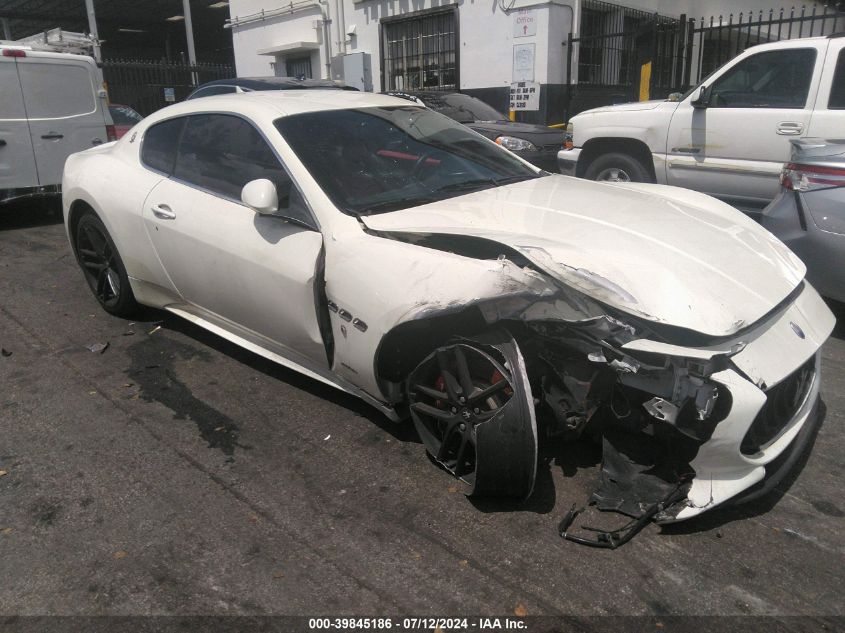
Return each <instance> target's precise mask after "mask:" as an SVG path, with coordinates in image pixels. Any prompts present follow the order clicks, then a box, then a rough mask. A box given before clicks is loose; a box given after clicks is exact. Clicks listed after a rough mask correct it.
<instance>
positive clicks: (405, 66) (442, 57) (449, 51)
mask: <svg viewBox="0 0 845 633" xmlns="http://www.w3.org/2000/svg"><path fill="white" fill-rule="evenodd" d="M381 30H382V32H381V59H382V63H381V87H382V90H457V89H458V86H459V85H460V84H459V80H458V48H457V46H456V42H457V41H458V12H457V9H456V8H455V7H449V8H448V9H446V10H443V9H439V10H429V11H420V12H417V13H413V14H409V15H405V16H402V17H401V18H395V19H384V20H382V21H381Z"/></svg>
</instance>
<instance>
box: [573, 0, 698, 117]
mask: <svg viewBox="0 0 845 633" xmlns="http://www.w3.org/2000/svg"><path fill="white" fill-rule="evenodd" d="M691 41H692V24H691V23H690V22H689V21H688V20H687V19H686V16H681V18H680V19H675V18H670V17H666V16H662V15H658V14H657V13H648V12H646V11H639V10H636V9H629V8H627V7H622V6H619V5H617V4H611V3H609V2H601V1H598V0H585V1H584V3H583V5H582V12H581V29H580V35H579V36H578V37H574V36H573V34H572V33H570V34H569V38H568V39H567V46H566V51H567V60H566V64H567V71H568V76H569V77H570V78H571V80H570V94H569V100H570V107H569V108H567V110H568V111H572V110H573V107H574V108H577V111H580V110H583V109H586V108H589V107H593V106H594V105H603V104H607V103H615V102H624V101H637V100H639V99H659V98H664V97H666V96H667V95H668V94H669V93H671V92H673V91H675V90H677V89H679V88H680V87H681V86H683V85H685V84H686V83H687V82H688V77H689V72H690V62H691V57H690V55H689V45H690V42H691ZM575 86H577V89H575V90H573V89H572V88H573V87H575ZM579 106H580V107H579ZM573 114H574V112H573Z"/></svg>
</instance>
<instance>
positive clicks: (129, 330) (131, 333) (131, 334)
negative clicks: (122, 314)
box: [123, 323, 135, 336]
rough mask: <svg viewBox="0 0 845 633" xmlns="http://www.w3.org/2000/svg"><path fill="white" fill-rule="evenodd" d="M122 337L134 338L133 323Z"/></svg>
mask: <svg viewBox="0 0 845 633" xmlns="http://www.w3.org/2000/svg"><path fill="white" fill-rule="evenodd" d="M123 336H135V323H130V324H129V329H128V330H126V331H125V332H124V333H123Z"/></svg>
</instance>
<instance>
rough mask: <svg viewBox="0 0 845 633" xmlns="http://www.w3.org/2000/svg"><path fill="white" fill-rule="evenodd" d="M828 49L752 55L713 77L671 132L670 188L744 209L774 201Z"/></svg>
mask: <svg viewBox="0 0 845 633" xmlns="http://www.w3.org/2000/svg"><path fill="white" fill-rule="evenodd" d="M826 46H827V40H823V41H821V42H812V41H811V42H805V43H801V44H798V43H796V45H795V47H794V48H780V49H777V50H768V51H761V52H759V53H755V54H751V55H749V56H747V57H745V58H744V59H741V60H740V61H739V62H737V63H736V64H734V65H732V66H730V67H729V68H727V69H726V70H724V71H723V72H721V73H720V74H717V75H716V76H714V77H713V79H712V81H711V82H710V83H709V85H708V86H707V90H706V91H705V94H706V97H705V100H706V101H707V102H708V103H707V106H706V107H695V106H694V105H693V99H695V97H696V96H697V95H696V92H698V91H694V92H693V94H692V95H690V96H688V97H687V98H686V99H685V100H684V101H683V102H681V104H680V105H679V106H678V108H677V109H676V110H675V113H674V114H673V116H672V120H671V123H670V126H669V133H668V137H667V147H666V151H667V161H666V178H667V182H668V183H669V184H670V185H676V186H679V187H688V188H690V189H695V190H697V191H703V192H705V193H709V194H712V195H714V196H718V197H720V198H724V199H727V200H729V201H731V202H733V203H735V204H738V205H741V206H760V207H762V206H764V205H765V204H767V203H768V202H769V201H771V199H772V198H774V197H775V195H776V194H777V192H778V177H779V175H780V171H781V168H782V166H783V163H784V162H785V161H787V160H788V159H789V155H790V151H791V147H790V144H789V141H790V139H793V138H799V137H801V136H804V135H806V133H807V129H808V127H809V124H810V119H811V115H812V112H813V104H814V101H815V95H816V91H817V89H818V85H819V76H820V73H821V67H822V60H823V59H824V52H825V51H824V48H825V47H826Z"/></svg>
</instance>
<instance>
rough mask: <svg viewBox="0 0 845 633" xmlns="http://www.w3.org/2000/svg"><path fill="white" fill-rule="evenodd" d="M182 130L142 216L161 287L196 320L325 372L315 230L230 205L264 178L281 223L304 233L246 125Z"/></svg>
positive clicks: (206, 124) (283, 182) (283, 175)
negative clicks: (197, 315) (279, 206)
mask: <svg viewBox="0 0 845 633" xmlns="http://www.w3.org/2000/svg"><path fill="white" fill-rule="evenodd" d="M185 126H186V127H185V129H184V131H183V132H182V135H181V141H180V145H179V150H178V152H177V157H176V163H175V166H174V168H173V175H172V177H171V178H168V179H165V180H163V181H162V182H160V183H159V184H158V185H157V186H156V187H155V188H154V189H153V190H152V191H151V192H150V194H149V195H148V196H147V199H146V201H145V203H144V209H143V215H144V218H145V224H146V226H147V232H148V234H149V236H150V239H151V240H152V243H153V246H154V248H155V250H156V253H157V254H158V257H159V259H160V261H161V263H162V265H163V267H164V269H165V270H166V272H167V274H168V276H169V278H170V281H171V282H172V284H173V286H174V287H175V289H176V291H177V292H178V293H179V294H180V295H181V296H182V297H183V298H184V299H185V301H186V302H188V303H190V304H191V305H192V306H194V307H195V308H197V309H199V311H201V313H202V315H203V316H204V317H205V318H208V319H210V320H212V321H213V322H216V323H217V324H218V325H221V326H222V327H224V328H226V329H228V330H230V331H231V330H233V329H236V328H237V329H240V330H244V331H245V332H246V334H245V335H246V336H247V338H252V339H254V338H255V336H254V335H256V334H257V335H258V336H260V337H262V338H264V339H267V340H269V341H271V342H273V343H275V344H276V345H279V346H281V347H283V348H284V349H285V350H287V352H288V353H287V355H288V356H289V357H291V356H298V357H299V358H298V360H300V361H304V362H306V363H307V364H312V365H313V364H316V365H317V366H319V367H323V368H325V367H327V366H328V362H327V357H326V349H325V345H324V343H323V339H322V336H321V333H320V328H319V325H318V316H317V303H316V295H315V283H316V281H315V280H316V279H317V277H318V266H319V265H320V259H321V252H322V244H323V242H322V235H321V234H320V232H319V231H318V230H316V224H315V223H314V224H313V227H314V228H305V227H304V226H302V225H301V224H297V223H294V222H290V221H286V220H284V219H283V218H282V217H275V216H261V215H258V214H256V213H255V212H254V211H253V210H252V209H250V208H249V207H247V206H245V205H244V204H242V203H241V202H240V199H239V198H240V191H241V189H242V188H243V185H245V184H246V183H247V182H249V181H251V180H255V179H256V178H267V179H269V180H271V181H273V182H274V183H276V184H277V188H278V189H279V191H280V199H282V201H283V202H284V201H285V200H286V201H287V203H288V209H287V211H286V212H287V213H290V214H296V213H299V214H300V217H301V218H302V221H303V224H305V223H309V222H310V223H313V219H312V218H311V216H310V214H309V212H308V210H307V208H306V207H305V203H304V201H303V200H302V198H301V197H300V196H299V194H298V191H297V189H296V188H295V187H293V186H292V183H291V181H290V178H289V177H288V175H287V172H286V171H285V169H284V168H283V167H282V165H281V163H280V161H279V159H278V157H277V156H276V154H275V153H274V152H273V150H272V149H271V147H270V146H269V144H268V143H267V141H266V140H265V139H264V137H263V136H262V135H261V134H260V133H259V132H258V131H257V129H256V128H255V127H253V125H252V124H251V123H250V122H248V121H246V120H245V119H242V118H240V117H237V116H234V115H226V114H198V115H192V116H190V117H187V122H186V123H185ZM155 128H156V126H153V127H151V128H150V130H148V131H147V133H146V134H145V139H144V143H145V144H146V143H147V142H149V139H150V136H151V133H152V135H155V133H156V132H155ZM168 133H170V132H168ZM142 155H143V149H142ZM288 192H289V194H290V195H289V196H288V197H287V199H286V197H285V196H286V194H287V193H288ZM294 207H297V208H294ZM240 334H241V335H244V332H240Z"/></svg>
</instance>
